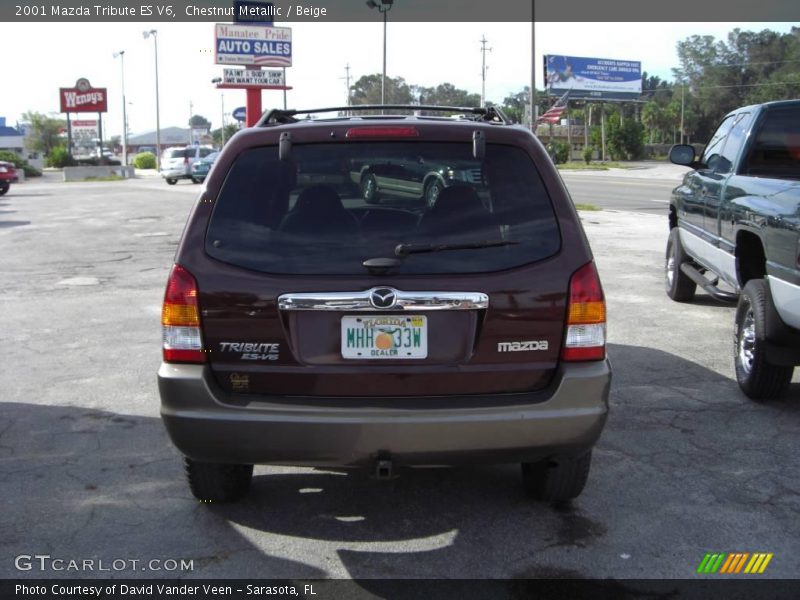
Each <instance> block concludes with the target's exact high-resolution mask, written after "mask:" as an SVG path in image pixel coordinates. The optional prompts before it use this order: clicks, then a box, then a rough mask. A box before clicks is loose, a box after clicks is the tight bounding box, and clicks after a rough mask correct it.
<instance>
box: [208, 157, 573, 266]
mask: <svg viewBox="0 0 800 600" xmlns="http://www.w3.org/2000/svg"><path fill="white" fill-rule="evenodd" d="M487 241H488V242H492V243H497V245H494V246H492V247H482V248H478V249H461V250H455V249H450V250H444V251H435V252H425V253H414V254H411V255H410V256H406V257H405V258H403V259H402V262H401V264H400V265H399V266H398V267H396V268H395V269H394V270H393V272H395V273H414V274H425V273H427V274H437V273H478V272H487V271H496V270H501V269H508V268H512V267H516V266H520V265H523V264H526V263H530V262H534V261H537V260H542V259H544V258H547V257H549V256H552V255H553V254H555V253H557V252H558V250H559V248H560V246H561V238H560V234H559V228H558V223H557V221H556V218H555V215H554V213H553V207H552V204H551V201H550V198H549V197H548V194H547V192H546V191H545V188H544V185H543V183H542V181H541V178H540V177H539V174H538V171H537V170H536V168H535V167H534V165H533V162H532V160H531V158H530V157H529V156H528V154H527V153H526V152H525V151H523V150H522V149H520V148H517V147H514V146H506V145H495V144H488V145H487V147H486V157H485V158H484V159H483V160H482V161H479V160H476V159H475V158H473V156H472V144H463V143H433V142H392V143H386V142H367V143H331V144H327V143H326V144H309V145H295V146H293V148H292V156H291V161H280V160H278V149H277V147H276V146H268V147H261V148H253V149H250V150H246V151H245V152H243V153H242V154H240V155H239V156H238V158H237V159H236V162H235V163H234V164H233V166H232V167H231V169H230V171H229V173H228V175H227V178H226V180H225V183H224V185H223V187H222V190H221V191H220V194H219V197H218V198H217V201H216V205H215V207H214V211H213V213H212V216H211V221H210V223H209V226H208V230H207V235H206V252H207V253H208V254H209V255H210V256H212V257H214V258H216V259H218V260H220V261H223V262H226V263H229V264H233V265H237V266H240V267H244V268H247V269H252V270H256V271H262V272H266V273H276V274H298V275H310V274H320V275H363V274H365V273H366V270H365V268H364V266H363V265H362V263H363V262H364V261H365V260H367V259H370V258H383V257H387V258H396V254H395V248H396V247H397V245H398V244H415V245H425V244H434V245H444V244H472V243H481V242H487ZM501 243H506V244H505V245H500V244H501Z"/></svg>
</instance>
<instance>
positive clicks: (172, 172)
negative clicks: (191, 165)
mask: <svg viewBox="0 0 800 600" xmlns="http://www.w3.org/2000/svg"><path fill="white" fill-rule="evenodd" d="M161 177H163V178H164V179H183V178H185V177H189V173H187V172H186V169H184V168H183V167H180V168H175V169H161Z"/></svg>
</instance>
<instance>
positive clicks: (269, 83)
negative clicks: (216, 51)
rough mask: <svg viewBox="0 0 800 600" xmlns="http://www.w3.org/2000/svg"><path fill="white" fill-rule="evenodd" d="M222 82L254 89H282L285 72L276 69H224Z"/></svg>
mask: <svg viewBox="0 0 800 600" xmlns="http://www.w3.org/2000/svg"><path fill="white" fill-rule="evenodd" d="M222 82H223V83H225V84H230V85H248V86H253V87H282V86H283V71H277V70H274V69H272V70H271V69H223V72H222Z"/></svg>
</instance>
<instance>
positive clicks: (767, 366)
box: [733, 279, 794, 400]
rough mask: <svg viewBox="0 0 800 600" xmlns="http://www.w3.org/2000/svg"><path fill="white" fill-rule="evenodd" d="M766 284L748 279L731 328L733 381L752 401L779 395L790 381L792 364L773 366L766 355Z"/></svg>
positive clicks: (767, 289)
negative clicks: (788, 365)
mask: <svg viewBox="0 0 800 600" xmlns="http://www.w3.org/2000/svg"><path fill="white" fill-rule="evenodd" d="M770 301H771V300H770V296H769V287H768V284H767V282H766V281H765V280H763V279H751V280H750V281H748V282H747V285H745V286H744V289H743V290H742V293H741V294H740V295H739V304H738V305H737V306H736V318H735V321H734V327H733V357H734V358H733V366H734V369H735V371H736V381H737V382H738V383H739V387H740V388H741V389H742V391H743V392H744V393H745V395H746V396H747V397H748V398H750V399H752V400H770V399H773V398H777V397H778V396H780V395H781V394H782V393H783V392H784V391H786V388H787V387H788V386H789V383H790V382H791V380H792V372H793V371H794V367H787V366H783V365H774V364H772V363H770V362H768V360H767V356H766V349H765V345H766V331H767V321H766V315H767V303H768V302H770Z"/></svg>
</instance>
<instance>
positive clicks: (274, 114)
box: [256, 104, 511, 127]
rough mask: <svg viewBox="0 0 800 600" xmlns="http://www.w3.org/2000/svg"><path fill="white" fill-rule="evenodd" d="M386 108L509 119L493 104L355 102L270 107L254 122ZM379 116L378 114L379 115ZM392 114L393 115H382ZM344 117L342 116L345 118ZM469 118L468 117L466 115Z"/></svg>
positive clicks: (289, 120) (264, 123) (263, 123)
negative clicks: (317, 105)
mask: <svg viewBox="0 0 800 600" xmlns="http://www.w3.org/2000/svg"><path fill="white" fill-rule="evenodd" d="M386 110H407V111H412V112H415V113H416V112H423V111H424V112H447V113H460V114H464V115H471V116H472V118H473V119H474V120H476V121H489V122H498V123H503V124H509V123H511V121H510V120H509V119H508V117H506V116H505V115H504V114H503V112H502V111H501V110H500V109H499V108H497V107H495V106H487V107H478V106H429V105H420V104H356V105H353V106H333V107H328V108H308V109H302V110H297V109H293V108H290V109H277V108H275V109H272V110H269V111H267V112H265V113H264V114H263V115H262V116H261V118H260V119H259V120H258V122H257V123H256V127H266V126H268V125H276V124H281V125H283V124H287V123H297V122H298V119H297V118H296V117H297V115H311V114H314V113H325V112H339V113H348V114H347V117H350V116H352V113H358V112H367V111H370V112H375V111H381V112H383V111H386ZM379 116H380V115H379ZM384 116H393V115H384ZM347 117H344V118H347ZM468 118H469V117H468Z"/></svg>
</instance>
